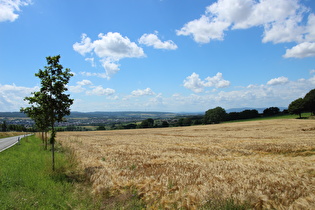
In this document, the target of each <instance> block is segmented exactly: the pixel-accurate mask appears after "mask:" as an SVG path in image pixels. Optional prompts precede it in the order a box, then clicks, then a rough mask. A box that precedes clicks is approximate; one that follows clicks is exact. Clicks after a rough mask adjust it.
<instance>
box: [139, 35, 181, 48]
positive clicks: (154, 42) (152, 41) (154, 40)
mask: <svg viewBox="0 0 315 210" xmlns="http://www.w3.org/2000/svg"><path fill="white" fill-rule="evenodd" d="M139 43H140V44H144V45H147V46H153V47H154V48H155V49H166V50H176V49H177V45H176V44H175V43H174V42H173V41H172V40H168V41H164V42H162V41H161V40H160V39H159V38H158V36H157V32H156V34H143V35H142V36H141V37H140V39H139Z"/></svg>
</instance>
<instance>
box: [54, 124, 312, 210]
mask: <svg viewBox="0 0 315 210" xmlns="http://www.w3.org/2000/svg"><path fill="white" fill-rule="evenodd" d="M57 138H58V139H57V141H59V142H61V143H62V145H64V146H67V147H70V148H73V149H74V151H75V155H76V157H77V158H78V161H79V162H80V166H81V167H82V169H84V170H85V171H86V172H88V174H89V175H90V180H91V181H92V183H93V189H94V193H103V192H105V191H107V192H108V191H109V192H112V193H113V194H114V193H119V192H123V191H124V189H127V188H130V187H131V188H136V189H137V191H138V193H139V194H140V195H141V197H142V199H143V200H144V201H145V202H146V204H147V207H148V208H156V207H157V208H187V209H194V208H198V207H199V206H201V205H203V204H205V203H207V202H208V203H209V202H211V201H218V200H219V201H224V200H228V199H233V200H234V201H235V202H237V203H244V202H246V203H248V204H250V205H251V207H253V208H256V209H260V208H268V209H269V208H276V209H315V120H268V121H254V122H242V123H230V124H218V125H203V126H193V127H176V128H163V129H137V130H118V131H96V132H64V133H62V132H61V133H58V136H57Z"/></svg>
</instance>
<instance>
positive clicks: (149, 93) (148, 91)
mask: <svg viewBox="0 0 315 210" xmlns="http://www.w3.org/2000/svg"><path fill="white" fill-rule="evenodd" d="M131 95H132V96H152V95H155V93H154V92H153V91H152V90H151V88H146V89H144V90H140V89H138V90H134V91H132V92H131Z"/></svg>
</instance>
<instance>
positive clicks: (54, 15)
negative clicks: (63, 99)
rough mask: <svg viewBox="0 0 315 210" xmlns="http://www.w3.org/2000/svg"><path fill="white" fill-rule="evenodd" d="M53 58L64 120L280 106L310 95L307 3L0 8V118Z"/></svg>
mask: <svg viewBox="0 0 315 210" xmlns="http://www.w3.org/2000/svg"><path fill="white" fill-rule="evenodd" d="M58 54H60V55H61V60H60V62H61V64H62V65H63V66H64V68H70V69H71V71H72V72H73V73H74V74H75V76H74V77H72V78H71V81H70V83H69V85H68V89H69V93H70V95H71V97H72V98H73V99H75V102H74V104H73V106H72V110H73V111H84V112H88V111H171V112H183V111H186V112H197V111H201V112H203V111H206V110H208V109H210V108H214V107H216V106H221V107H223V108H225V109H229V108H240V107H253V108H260V107H270V106H278V107H287V106H288V105H289V103H290V102H291V101H293V100H295V99H297V98H299V97H304V95H305V94H306V93H307V92H309V91H310V90H311V89H313V88H315V1H313V0H115V1H108V0H93V1H91V0H89V1H88V0H67V1H64V0H0V73H1V74H0V75H1V76H0V111H18V110H19V109H20V107H25V106H27V104H26V103H25V102H24V101H23V98H24V97H25V96H29V95H30V93H31V92H34V91H37V90H38V89H39V85H40V81H39V79H38V78H37V77H35V76H34V74H35V73H37V72H38V69H43V68H44V66H45V65H46V59H45V57H47V56H54V55H58Z"/></svg>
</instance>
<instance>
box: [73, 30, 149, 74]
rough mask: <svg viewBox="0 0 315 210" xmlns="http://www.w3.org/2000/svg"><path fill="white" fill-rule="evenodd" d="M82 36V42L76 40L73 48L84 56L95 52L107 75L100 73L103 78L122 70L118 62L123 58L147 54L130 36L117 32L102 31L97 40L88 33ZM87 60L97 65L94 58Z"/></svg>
mask: <svg viewBox="0 0 315 210" xmlns="http://www.w3.org/2000/svg"><path fill="white" fill-rule="evenodd" d="M81 38H82V40H81V42H80V43H78V42H76V43H75V44H74V45H73V49H74V50H75V51H76V52H78V53H80V54H81V55H83V56H85V55H86V54H87V53H90V54H91V55H92V54H93V53H95V54H96V55H97V56H98V57H99V58H100V62H101V63H102V66H103V67H104V69H105V75H101V74H99V76H100V75H101V76H102V77H103V78H107V79H110V78H111V76H112V75H113V74H115V73H117V72H118V71H119V70H120V69H119V64H118V62H119V61H120V60H121V59H123V58H140V57H144V56H146V55H145V53H144V51H143V49H142V48H141V47H139V46H138V45H137V44H136V43H135V42H131V41H130V39H129V38H128V37H123V36H122V35H121V34H120V33H117V32H116V33H113V32H108V33H107V34H103V33H100V34H99V35H98V38H99V39H97V40H95V41H92V40H91V39H90V38H89V37H88V36H87V35H86V34H82V37H81ZM86 60H87V61H89V62H92V65H93V64H94V65H95V63H94V60H92V58H87V59H86Z"/></svg>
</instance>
